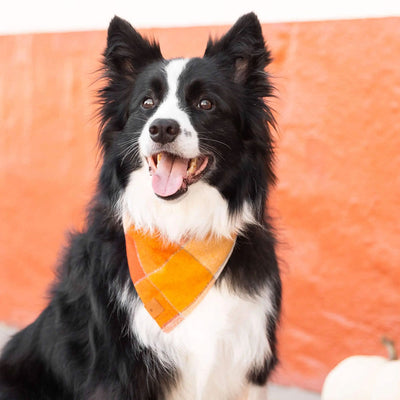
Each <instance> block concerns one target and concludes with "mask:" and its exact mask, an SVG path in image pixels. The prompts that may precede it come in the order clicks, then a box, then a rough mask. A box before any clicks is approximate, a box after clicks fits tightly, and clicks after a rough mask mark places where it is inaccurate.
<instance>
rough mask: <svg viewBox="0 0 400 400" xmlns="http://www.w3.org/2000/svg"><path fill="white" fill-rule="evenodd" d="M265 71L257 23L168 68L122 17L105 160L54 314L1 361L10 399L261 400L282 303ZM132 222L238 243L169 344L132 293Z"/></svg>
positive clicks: (106, 111) (104, 127) (107, 85)
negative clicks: (271, 209)
mask: <svg viewBox="0 0 400 400" xmlns="http://www.w3.org/2000/svg"><path fill="white" fill-rule="evenodd" d="M270 61H271V57H270V52H269V51H268V50H267V49H266V46H265V42H264V39H263V35H262V30H261V26H260V23H259V21H258V19H257V17H256V16H255V15H254V14H253V13H251V14H247V15H244V16H243V17H241V18H240V19H239V20H238V21H237V22H236V23H235V24H234V25H233V27H232V28H231V29H230V30H229V31H228V32H227V33H226V34H225V35H224V36H222V37H221V38H220V39H219V40H212V39H210V40H209V41H208V43H207V46H206V50H205V53H204V56H203V57H202V58H189V59H187V58H178V59H172V60H166V59H164V58H163V56H162V54H161V51H160V48H159V45H158V44H157V43H155V42H154V41H149V40H147V39H146V38H144V37H142V36H141V35H140V34H139V33H138V32H137V31H136V30H135V29H134V28H132V26H131V25H130V24H129V23H128V22H126V21H124V20H123V19H120V18H118V17H114V19H113V20H112V21H111V23H110V26H109V29H108V37H107V46H106V49H105V52H104V58H103V66H102V72H103V75H102V78H103V82H104V83H103V87H102V88H101V89H100V91H99V99H100V111H99V115H100V118H101V124H100V146H101V150H102V156H103V163H102V167H101V171H100V176H99V180H98V186H97V190H96V194H95V196H94V198H93V200H92V202H91V204H90V207H89V211H88V216H87V223H86V228H85V229H84V230H83V231H82V232H75V233H73V234H71V235H70V236H69V243H68V245H67V247H66V249H65V251H64V253H63V256H62V259H61V261H60V265H59V268H58V274H57V279H56V281H55V283H54V285H53V286H52V290H51V299H50V301H49V304H48V306H47V307H46V308H45V310H44V311H43V312H42V313H41V314H40V316H39V317H38V318H37V319H36V321H35V322H33V323H32V324H31V325H29V326H28V327H26V328H25V329H23V330H22V331H20V332H19V333H17V334H16V335H15V336H14V337H13V338H12V339H11V340H10V342H9V343H8V344H7V345H6V347H5V349H4V351H3V354H2V357H1V361H0V399H1V400H72V399H73V400H81V399H82V400H87V399H88V400H106V399H107V400H111V399H118V400H210V399H212V400H238V399H243V398H244V397H245V396H246V395H248V398H251V399H258V398H260V396H262V394H261V393H265V392H264V391H262V390H261V389H260V388H261V387H262V386H263V385H264V384H265V382H266V381H267V378H268V376H269V374H270V372H271V371H272V370H273V368H274V366H275V365H276V362H277V355H276V327H277V324H278V319H279V313H280V303H281V281H280V277H279V269H278V265H277V258H276V254H275V238H274V234H273V231H272V228H271V226H270V224H269V222H268V210H267V206H266V202H267V197H268V193H269V188H270V187H271V185H272V184H273V183H274V172H273V168H272V164H273V139H272V136H271V129H272V128H273V126H274V118H273V115H272V113H271V109H270V108H269V106H268V104H267V103H266V98H268V97H271V96H272V95H273V88H272V85H271V82H270V78H269V75H268V74H267V73H266V72H265V71H264V69H265V68H266V66H267V65H268V64H269V63H270ZM159 158H161V159H162V158H164V161H159ZM132 224H134V225H135V226H136V227H139V228H140V229H142V230H144V231H146V232H155V231H157V232H158V233H159V235H160V236H161V237H162V238H163V240H165V241H166V242H179V241H180V240H182V239H183V238H185V239H187V238H191V239H196V240H204V239H205V238H206V237H210V236H212V237H216V238H224V237H225V238H227V237H233V236H234V237H236V242H235V245H234V248H233V250H232V253H231V255H230V258H229V260H228V261H227V263H226V265H225V267H224V269H223V271H222V273H221V274H220V275H219V277H218V279H217V281H216V282H215V284H214V285H213V287H212V288H211V289H210V290H209V291H208V292H207V294H206V295H205V296H204V297H203V299H202V300H201V301H200V302H199V304H198V305H197V306H196V307H195V308H194V309H193V311H191V313H190V314H189V315H188V316H187V317H186V318H185V320H184V321H182V322H181V323H180V324H179V325H177V326H176V327H175V328H174V329H173V330H172V331H170V332H168V333H166V332H164V331H162V330H161V329H160V328H159V326H158V325H157V324H156V323H155V321H154V320H153V319H152V317H151V316H150V314H149V313H148V312H147V310H146V309H145V308H144V306H143V303H142V301H141V300H140V298H139V297H138V295H137V292H136V290H135V287H134V285H133V283H132V279H131V276H130V273H129V266H128V261H127V255H126V245H125V234H124V232H125V231H126V228H127V227H128V226H130V225H132Z"/></svg>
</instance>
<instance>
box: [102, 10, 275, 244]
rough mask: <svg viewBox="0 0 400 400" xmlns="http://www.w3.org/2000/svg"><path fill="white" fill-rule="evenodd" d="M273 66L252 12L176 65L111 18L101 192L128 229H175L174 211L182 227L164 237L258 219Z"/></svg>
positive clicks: (268, 156)
mask: <svg viewBox="0 0 400 400" xmlns="http://www.w3.org/2000/svg"><path fill="white" fill-rule="evenodd" d="M269 62H270V54H269V52H268V51H267V50H266V48H265V43H264V39H263V35H262V30H261V26H260V24H259V22H258V19H257V17H256V16H255V15H254V14H248V15H245V16H243V17H241V18H240V19H239V20H238V21H237V22H236V24H235V25H234V26H233V27H232V28H231V29H230V30H229V31H228V33H226V34H225V35H224V36H223V37H222V38H221V39H220V40H217V41H212V40H209V42H208V44H207V48H206V51H205V54H204V56H203V57H202V58H191V59H183V58H182V59H173V60H165V59H164V58H163V57H162V55H161V51H160V48H159V46H158V44H156V43H154V42H151V41H149V40H147V39H145V38H143V37H142V36H141V35H140V34H139V33H138V32H137V31H136V30H134V29H133V28H132V26H131V25H130V24H129V23H128V22H126V21H124V20H122V19H120V18H118V17H115V18H114V19H113V20H112V21H111V23H110V27H109V29H108V39H107V48H106V50H105V53H104V77H105V79H106V85H105V87H103V88H102V89H101V90H100V99H101V117H102V132H101V145H102V148H103V151H104V165H103V168H102V174H101V180H100V186H101V189H102V191H103V192H106V193H108V194H109V196H110V198H112V201H115V202H116V203H118V204H119V205H120V210H121V212H122V215H123V218H124V221H125V223H126V224H127V223H135V224H136V225H140V226H143V227H147V228H155V227H157V228H159V229H160V230H161V231H163V230H165V232H166V233H168V232H169V233H171V231H173V230H174V229H172V228H173V227H172V225H174V226H178V225H179V223H178V222H177V220H178V219H179V216H178V213H179V215H182V225H185V228H183V226H182V227H181V228H179V229H178V228H176V235H174V234H169V236H170V237H174V236H177V237H178V236H180V235H181V234H183V233H186V234H187V233H188V232H189V231H191V232H192V231H193V232H194V231H196V232H197V233H199V230H200V231H202V233H204V234H206V233H207V232H206V231H207V230H208V231H212V232H214V233H215V231H219V233H221V234H227V233H228V231H232V230H235V229H236V230H237V229H239V228H240V227H238V226H237V225H243V223H245V222H249V221H259V220H260V219H262V218H263V213H264V206H265V200H266V194H267V189H268V185H269V184H270V183H272V182H273V179H274V175H273V172H272V167H271V164H272V139H271V136H270V130H269V129H270V127H269V126H270V125H273V117H272V114H271V111H270V109H269V108H268V106H267V105H266V104H265V102H264V98H265V97H268V96H271V94H272V87H271V85H270V83H269V80H268V75H267V74H266V73H265V71H264V68H265V67H266V66H267V64H268V63H269ZM171 214H173V217H171ZM206 215H207V216H206ZM171 218H172V219H171ZM167 220H171V222H169V225H171V226H170V227H169V228H167V227H166V226H165V227H164V228H165V229H163V225H164V222H165V221H167ZM196 220H207V221H208V222H207V223H204V224H203V225H204V226H202V227H200V226H199V223H198V222H197V223H196ZM211 220H212V221H211ZM222 220H223V221H224V222H222ZM239 220H240V222H239ZM165 224H166V225H168V223H167V222H165ZM218 224H220V225H223V224H225V225H226V226H225V228H223V229H222V228H221V227H220V228H217V225H218ZM178 231H179V232H178ZM183 231H185V232H183ZM203 231H204V232H203ZM208 233H210V232H208ZM230 233H232V232H230Z"/></svg>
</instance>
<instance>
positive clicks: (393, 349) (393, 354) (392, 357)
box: [381, 336, 398, 361]
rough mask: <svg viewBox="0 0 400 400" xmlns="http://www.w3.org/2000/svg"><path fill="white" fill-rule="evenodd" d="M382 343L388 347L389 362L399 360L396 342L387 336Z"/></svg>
mask: <svg viewBox="0 0 400 400" xmlns="http://www.w3.org/2000/svg"><path fill="white" fill-rule="evenodd" d="M381 342H382V344H383V345H384V346H385V347H386V350H387V352H388V355H389V360H390V361H395V360H398V356H397V351H396V347H395V346H394V341H393V340H391V339H389V338H387V337H386V336H383V337H382V339H381Z"/></svg>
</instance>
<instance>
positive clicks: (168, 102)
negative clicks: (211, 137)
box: [139, 59, 200, 159]
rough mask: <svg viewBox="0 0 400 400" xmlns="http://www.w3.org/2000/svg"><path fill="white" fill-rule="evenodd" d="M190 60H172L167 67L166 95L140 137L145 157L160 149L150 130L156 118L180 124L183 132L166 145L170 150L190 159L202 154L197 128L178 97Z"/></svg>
mask: <svg viewBox="0 0 400 400" xmlns="http://www.w3.org/2000/svg"><path fill="white" fill-rule="evenodd" d="M188 62H189V59H177V60H172V61H170V62H169V63H168V64H167V66H166V67H165V72H166V75H167V86H168V89H167V90H168V91H167V94H166V97H165V98H164V99H163V100H162V102H161V104H160V105H159V107H158V108H157V110H156V112H155V113H154V114H153V115H152V117H151V118H150V119H149V120H148V121H147V123H146V124H145V126H144V127H143V131H142V134H141V136H140V139H139V145H140V151H141V153H142V155H143V156H144V157H149V156H150V155H152V154H154V153H157V152H159V151H160V146H159V144H157V143H155V142H154V141H153V140H152V139H151V137H150V132H149V128H150V126H151V125H152V124H153V123H154V121H155V120H156V119H173V120H175V121H176V122H177V123H178V124H179V126H180V130H181V133H180V134H179V135H178V136H177V138H176V139H175V140H174V141H173V142H172V143H169V144H167V146H166V149H168V151H170V152H171V153H175V154H179V155H180V156H181V157H184V158H188V159H190V158H195V157H197V156H199V155H200V150H199V139H198V136H197V133H196V130H195V129H194V128H193V126H192V123H191V121H190V118H189V115H188V114H187V113H186V112H185V111H184V110H183V109H182V108H181V107H180V105H179V98H178V86H179V78H180V76H181V75H182V72H183V71H184V69H185V67H186V65H187V63H188Z"/></svg>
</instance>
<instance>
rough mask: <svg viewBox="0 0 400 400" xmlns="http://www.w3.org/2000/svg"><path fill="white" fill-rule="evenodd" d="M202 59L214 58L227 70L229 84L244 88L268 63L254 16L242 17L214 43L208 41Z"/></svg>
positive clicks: (268, 56)
mask: <svg viewBox="0 0 400 400" xmlns="http://www.w3.org/2000/svg"><path fill="white" fill-rule="evenodd" d="M204 56H205V57H215V58H216V59H217V62H218V61H219V62H220V64H222V65H223V66H224V67H225V68H228V67H230V68H231V70H232V74H233V80H234V81H235V82H236V83H240V84H245V83H246V82H247V81H248V79H249V78H250V77H251V76H252V74H254V72H259V71H263V70H264V68H265V67H266V66H267V65H268V64H269V63H270V62H271V55H270V52H269V51H268V50H267V49H266V47H265V42H264V37H263V34H262V29H261V25H260V22H259V21H258V18H257V16H256V15H255V14H254V13H250V14H246V15H243V16H242V17H241V18H239V19H238V21H237V22H236V23H235V24H234V25H233V26H232V28H231V29H230V30H229V31H228V32H227V33H226V34H225V35H224V36H222V38H221V39H219V40H217V41H215V42H214V41H213V40H211V39H210V40H209V41H208V44H207V48H206V51H205V53H204Z"/></svg>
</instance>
